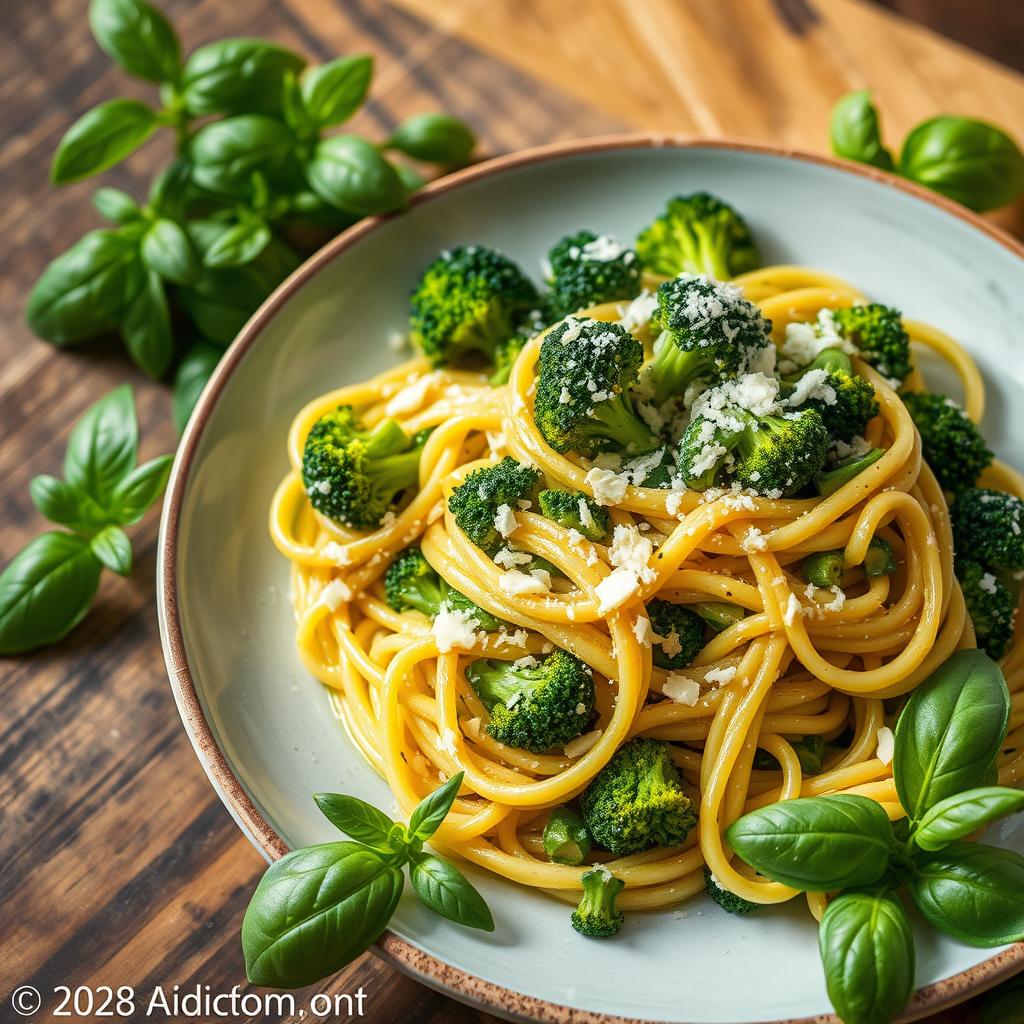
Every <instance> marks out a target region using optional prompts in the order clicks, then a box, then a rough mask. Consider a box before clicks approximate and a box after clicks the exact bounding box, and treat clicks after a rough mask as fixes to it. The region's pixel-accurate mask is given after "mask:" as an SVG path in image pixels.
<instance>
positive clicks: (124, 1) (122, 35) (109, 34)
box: [89, 0, 181, 82]
mask: <svg viewBox="0 0 1024 1024" xmlns="http://www.w3.org/2000/svg"><path fill="white" fill-rule="evenodd" d="M89 27H90V28H91V29H92V34H93V35H94V36H95V37H96V42H97V43H99V46H100V49H101V50H102V51H103V52H104V53H105V54H106V55H107V56H108V57H109V58H110V59H111V60H113V61H116V62H117V63H118V64H120V65H121V67H123V68H124V69H125V71H127V72H128V73H129V74H130V75H135V77H136V78H144V79H145V80H146V81H147V82H173V81H174V80H175V79H176V78H177V77H178V71H179V70H180V68H181V44H180V43H179V42H178V36H177V34H176V33H175V31H174V29H173V27H172V26H171V23H170V22H169V21H168V20H167V19H166V18H165V17H164V16H163V15H162V14H161V13H160V12H159V11H158V10H157V9H156V8H155V7H151V6H150V5H149V4H147V3H144V2H143V0H92V3H91V4H90V5H89Z"/></svg>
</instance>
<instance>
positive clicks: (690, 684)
mask: <svg viewBox="0 0 1024 1024" xmlns="http://www.w3.org/2000/svg"><path fill="white" fill-rule="evenodd" d="M661 692H662V693H663V694H664V695H665V696H666V697H668V699H669V700H671V701H673V702H675V703H676V704H686V705H687V706H689V707H691V708H692V707H693V706H694V705H695V704H696V703H697V700H698V698H699V697H700V683H698V682H697V680H696V679H691V678H690V677H689V676H684V675H681V674H679V673H677V672H670V673H669V675H668V678H667V679H666V680H665V685H664V686H663V687H662V688H661Z"/></svg>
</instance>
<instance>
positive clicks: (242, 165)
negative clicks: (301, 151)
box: [189, 114, 295, 193]
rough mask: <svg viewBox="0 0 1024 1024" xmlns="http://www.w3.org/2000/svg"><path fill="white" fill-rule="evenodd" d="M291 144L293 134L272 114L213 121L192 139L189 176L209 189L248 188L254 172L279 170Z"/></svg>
mask: <svg viewBox="0 0 1024 1024" xmlns="http://www.w3.org/2000/svg"><path fill="white" fill-rule="evenodd" d="M294 146H295V139H294V137H293V135H292V133H291V132H290V131H289V130H288V128H287V127H286V126H285V125H283V124H282V123H281V122H280V121H275V120H274V119H273V118H272V117H264V116H262V115H260V114H242V115H239V116H238V117H227V118H225V119H224V120H223V121H214V122H212V123H211V124H207V125H204V126H203V127H202V128H200V129H199V131H197V132H196V134H195V135H194V136H193V138H192V142H191V144H190V148H189V153H190V156H191V158H192V163H193V168H192V179H193V181H195V183H196V184H197V185H199V186H200V187H201V188H207V189H210V191H211V192H227V193H233V192H235V191H238V190H239V189H247V188H248V186H249V179H250V177H251V175H252V173H253V171H257V170H259V171H264V172H267V173H271V174H272V173H274V172H275V171H279V170H280V168H281V167H282V166H283V164H284V163H285V162H286V161H287V160H288V158H289V157H290V156H291V155H292V150H293V148H294Z"/></svg>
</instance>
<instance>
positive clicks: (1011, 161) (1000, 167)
mask: <svg viewBox="0 0 1024 1024" xmlns="http://www.w3.org/2000/svg"><path fill="white" fill-rule="evenodd" d="M900 174H903V175H905V176H906V177H908V178H910V179H911V180H912V181H916V182H918V183H919V184H921V185H925V186H926V187H927V188H930V189H934V190H935V191H936V192H940V193H942V195H944V196H949V198H950V199H955V200H956V201H957V202H958V203H963V204H964V206H966V207H968V208H969V209H971V210H977V211H979V212H981V211H984V210H994V209H996V208H997V207H999V206H1005V205H1006V204H1007V203H1010V202H1013V200H1014V199H1016V198H1017V196H1019V195H1020V194H1021V193H1022V192H1024V154H1022V153H1021V151H1020V149H1018V147H1017V144H1016V143H1015V142H1014V141H1013V139H1011V138H1010V136H1009V135H1007V134H1006V133H1005V132H1004V131H1001V130H1000V129H999V128H996V127H995V125H991V124H986V123H985V122H984V121H975V120H974V119H973V118H970V117H933V118H931V119H929V120H927V121H923V122H922V123H921V124H919V125H918V126H917V127H916V128H914V129H913V130H912V131H911V132H910V134H909V135H908V136H907V137H906V139H905V140H904V142H903V151H902V153H901V154H900Z"/></svg>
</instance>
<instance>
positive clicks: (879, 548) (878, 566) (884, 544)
mask: <svg viewBox="0 0 1024 1024" xmlns="http://www.w3.org/2000/svg"><path fill="white" fill-rule="evenodd" d="M895 571H896V555H895V554H893V550H892V548H891V547H890V546H889V543H888V541H885V540H883V539H882V538H881V537H872V538H871V543H870V544H869V545H868V552H867V554H866V555H865V556H864V573H865V575H867V576H889V575H891V574H892V573H894V572H895Z"/></svg>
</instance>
